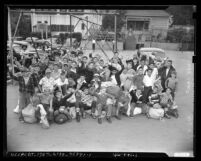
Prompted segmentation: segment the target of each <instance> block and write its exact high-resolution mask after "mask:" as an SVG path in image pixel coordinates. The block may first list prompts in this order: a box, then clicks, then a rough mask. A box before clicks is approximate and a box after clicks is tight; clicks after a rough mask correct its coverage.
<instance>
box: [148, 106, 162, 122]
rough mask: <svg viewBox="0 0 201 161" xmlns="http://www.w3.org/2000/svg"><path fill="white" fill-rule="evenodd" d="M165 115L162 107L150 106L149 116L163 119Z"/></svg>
mask: <svg viewBox="0 0 201 161" xmlns="http://www.w3.org/2000/svg"><path fill="white" fill-rule="evenodd" d="M163 116H164V110H163V109H162V108H149V111H148V117H149V118H153V119H161V118H162V117H163Z"/></svg>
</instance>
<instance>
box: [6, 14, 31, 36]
mask: <svg viewBox="0 0 201 161" xmlns="http://www.w3.org/2000/svg"><path fill="white" fill-rule="evenodd" d="M19 15H20V13H19V12H11V13H10V17H11V33H12V36H13V35H14V32H15V28H16V25H17V21H18V19H19ZM30 33H31V16H30V15H23V14H22V16H21V18H20V21H19V26H18V29H17V33H16V36H21V37H23V38H26V37H28V36H30Z"/></svg>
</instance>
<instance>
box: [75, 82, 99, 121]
mask: <svg viewBox="0 0 201 161" xmlns="http://www.w3.org/2000/svg"><path fill="white" fill-rule="evenodd" d="M78 93H79V94H80V100H79V108H80V111H81V115H82V118H83V119H85V118H86V113H85V110H89V109H91V114H92V116H94V115H95V108H96V101H95V98H94V96H92V95H90V94H89V90H88V87H87V86H86V85H85V86H83V87H82V88H81V90H79V91H78Z"/></svg>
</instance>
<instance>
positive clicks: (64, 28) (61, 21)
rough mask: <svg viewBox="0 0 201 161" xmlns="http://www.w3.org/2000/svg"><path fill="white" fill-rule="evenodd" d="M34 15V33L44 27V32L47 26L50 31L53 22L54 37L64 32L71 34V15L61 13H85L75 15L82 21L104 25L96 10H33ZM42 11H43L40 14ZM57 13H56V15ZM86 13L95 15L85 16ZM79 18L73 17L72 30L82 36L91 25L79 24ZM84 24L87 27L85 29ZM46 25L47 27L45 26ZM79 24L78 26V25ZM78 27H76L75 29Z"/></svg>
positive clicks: (32, 21) (32, 18)
mask: <svg viewBox="0 0 201 161" xmlns="http://www.w3.org/2000/svg"><path fill="white" fill-rule="evenodd" d="M31 11H32V12H33V13H31V26H32V32H39V31H41V30H40V29H41V26H43V27H44V29H43V30H45V26H47V28H48V29H47V30H48V31H50V21H51V31H52V35H58V34H59V33H62V32H70V15H69V14H66V13H59V12H60V11H61V12H69V11H70V12H83V14H82V13H79V14H73V15H75V16H77V17H80V18H82V19H85V20H88V21H91V22H94V23H97V24H99V25H102V16H101V15H96V11H95V10H82V9H79V10H75V9H74V10H69V9H32V10H31ZM36 11H37V12H36ZM40 11H42V12H41V13H40ZM45 11H48V12H50V11H53V13H45ZM54 12H56V13H54ZM86 12H90V13H94V15H93V14H85V13H86ZM78 21H79V19H78V18H75V17H73V16H71V24H72V28H74V32H81V33H82V36H84V35H85V34H89V33H87V29H86V26H88V28H90V26H91V23H87V22H86V21H82V20H80V21H79V22H78ZM82 23H84V24H85V25H86V26H85V27H83V26H84V25H83V24H82ZM44 24H46V25H44ZM76 24H77V25H76ZM75 26H76V27H75Z"/></svg>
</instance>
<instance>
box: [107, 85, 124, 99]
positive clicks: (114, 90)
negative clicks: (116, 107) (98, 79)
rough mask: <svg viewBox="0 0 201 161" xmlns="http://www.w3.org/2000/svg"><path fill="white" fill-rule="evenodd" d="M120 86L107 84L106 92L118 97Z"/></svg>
mask: <svg viewBox="0 0 201 161" xmlns="http://www.w3.org/2000/svg"><path fill="white" fill-rule="evenodd" d="M120 90H121V89H120V87H119V86H109V87H107V88H106V92H107V93H109V94H111V95H113V96H115V98H118V97H119V95H120Z"/></svg>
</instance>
